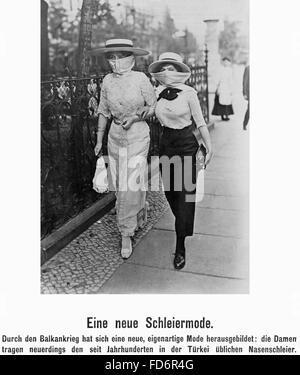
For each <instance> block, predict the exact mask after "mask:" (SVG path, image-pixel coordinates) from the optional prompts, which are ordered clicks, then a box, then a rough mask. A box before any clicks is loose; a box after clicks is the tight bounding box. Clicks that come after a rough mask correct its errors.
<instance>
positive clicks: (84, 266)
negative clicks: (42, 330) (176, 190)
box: [41, 191, 168, 294]
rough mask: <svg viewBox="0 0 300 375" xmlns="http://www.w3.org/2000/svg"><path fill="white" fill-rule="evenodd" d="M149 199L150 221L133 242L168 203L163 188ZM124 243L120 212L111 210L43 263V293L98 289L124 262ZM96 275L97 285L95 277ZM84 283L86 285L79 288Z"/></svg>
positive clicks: (140, 237) (141, 235)
mask: <svg viewBox="0 0 300 375" xmlns="http://www.w3.org/2000/svg"><path fill="white" fill-rule="evenodd" d="M147 200H148V201H149V203H150V207H151V211H150V212H149V213H148V222H147V224H146V226H145V227H144V228H143V229H140V230H138V231H137V232H136V234H135V236H134V239H133V246H136V245H137V244H138V243H139V241H140V240H141V239H142V238H143V237H144V236H145V234H146V233H148V231H149V230H150V229H151V228H152V227H153V225H154V224H155V223H156V222H157V221H158V220H159V219H160V217H161V216H162V215H163V213H164V212H165V211H166V209H167V207H168V206H167V202H166V199H165V197H164V194H163V193H162V192H161V191H160V192H149V194H148V196H147ZM120 244H121V236H120V234H119V231H118V229H117V225H116V215H111V214H107V215H105V216H104V217H103V218H102V219H101V222H99V221H98V222H96V223H94V224H93V225H92V226H91V227H90V228H89V229H87V230H86V231H85V232H83V233H82V234H80V235H79V236H78V237H77V238H76V239H74V240H73V241H72V242H71V243H70V244H68V245H67V246H66V247H65V248H64V249H62V250H61V251H60V252H59V253H58V254H56V255H55V256H54V257H53V258H52V259H50V260H49V261H48V262H46V263H45V264H44V265H43V266H42V269H41V293H43V294H44V293H45V294H47V293H55V294H59V293H76V294H78V293H95V290H99V288H100V287H101V285H102V284H103V283H104V282H105V281H106V280H108V279H109V278H110V277H111V275H112V274H113V273H114V272H115V271H116V270H117V269H118V267H120V265H121V264H123V262H124V260H123V259H122V258H121V257H120ZM95 275H97V286H95V285H94V281H93V280H94V276H95ZM81 283H82V285H83V286H85V289H84V288H83V287H80V288H78V285H80V284H81Z"/></svg>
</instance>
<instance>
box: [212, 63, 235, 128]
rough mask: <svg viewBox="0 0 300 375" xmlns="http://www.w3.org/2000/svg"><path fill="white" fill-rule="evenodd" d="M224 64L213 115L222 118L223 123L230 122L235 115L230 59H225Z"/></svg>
mask: <svg viewBox="0 0 300 375" xmlns="http://www.w3.org/2000/svg"><path fill="white" fill-rule="evenodd" d="M222 62H223V67H222V69H221V74H220V79H219V82H218V86H217V90H216V94H215V102H214V108H213V110H212V115H214V116H221V118H222V120H223V121H228V120H229V116H230V115H233V114H234V112H233V108H232V86H233V83H232V69H231V62H230V59H229V58H228V57H224V59H223V60H222Z"/></svg>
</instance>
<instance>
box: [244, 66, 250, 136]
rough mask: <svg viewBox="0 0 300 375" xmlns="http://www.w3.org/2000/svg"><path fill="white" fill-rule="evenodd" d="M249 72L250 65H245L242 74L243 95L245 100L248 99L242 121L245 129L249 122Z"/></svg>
mask: <svg viewBox="0 0 300 375" xmlns="http://www.w3.org/2000/svg"><path fill="white" fill-rule="evenodd" d="M249 74H250V67H249V65H247V66H246V68H245V71H244V76H243V95H244V98H245V100H247V101H248V106H247V111H246V113H245V118H244V122H243V129H244V130H247V126H248V122H249V111H250V83H249Z"/></svg>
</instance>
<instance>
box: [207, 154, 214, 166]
mask: <svg viewBox="0 0 300 375" xmlns="http://www.w3.org/2000/svg"><path fill="white" fill-rule="evenodd" d="M213 155H214V154H213V152H212V150H209V151H208V152H207V154H206V157H205V168H206V167H207V166H208V164H209V162H210V161H211V159H212V157H213Z"/></svg>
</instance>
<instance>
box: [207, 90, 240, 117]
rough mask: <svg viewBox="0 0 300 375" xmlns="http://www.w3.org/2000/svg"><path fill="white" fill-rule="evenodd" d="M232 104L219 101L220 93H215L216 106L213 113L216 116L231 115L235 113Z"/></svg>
mask: <svg viewBox="0 0 300 375" xmlns="http://www.w3.org/2000/svg"><path fill="white" fill-rule="evenodd" d="M233 113H234V112H233V108H232V104H229V105H224V104H220V102H219V95H218V94H215V102H214V108H213V110H212V113H211V114H212V115H214V116H229V115H233Z"/></svg>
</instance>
